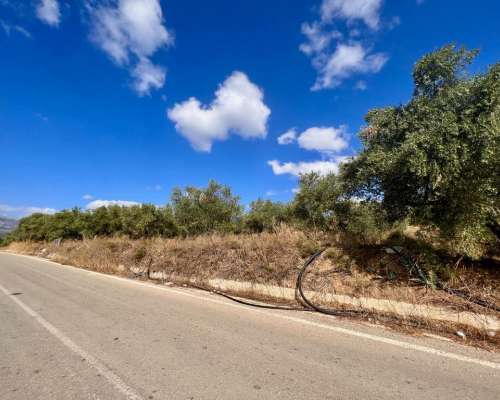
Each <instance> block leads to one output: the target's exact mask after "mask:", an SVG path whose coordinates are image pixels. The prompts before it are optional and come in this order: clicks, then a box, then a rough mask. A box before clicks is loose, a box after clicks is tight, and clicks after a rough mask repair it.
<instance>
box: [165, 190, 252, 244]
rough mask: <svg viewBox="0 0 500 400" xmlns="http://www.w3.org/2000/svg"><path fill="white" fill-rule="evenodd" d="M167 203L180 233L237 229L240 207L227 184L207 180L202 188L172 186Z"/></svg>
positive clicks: (194, 233)
mask: <svg viewBox="0 0 500 400" xmlns="http://www.w3.org/2000/svg"><path fill="white" fill-rule="evenodd" d="M171 204H172V210H173V215H174V219H175V222H176V224H177V226H178V227H179V231H180V233H181V234H182V235H185V236H186V235H199V234H202V233H206V232H223V233H230V232H240V231H241V224H242V216H243V207H242V206H241V205H240V201H239V197H237V196H233V194H232V192H231V189H230V188H229V187H228V186H224V185H221V184H219V183H217V182H215V181H210V182H209V184H208V187H207V188H206V189H198V188H195V187H186V188H185V189H184V190H181V189H179V188H176V189H174V190H173V192H172V197H171Z"/></svg>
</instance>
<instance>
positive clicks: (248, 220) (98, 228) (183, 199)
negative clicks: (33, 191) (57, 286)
mask: <svg viewBox="0 0 500 400" xmlns="http://www.w3.org/2000/svg"><path fill="white" fill-rule="evenodd" d="M336 180H337V177H335V176H334V175H330V176H327V177H321V176H319V175H317V174H314V173H313V174H309V175H305V176H303V177H302V179H301V183H300V187H301V190H300V192H299V194H297V196H296V197H295V199H294V200H293V201H292V202H290V203H286V204H285V203H278V202H272V201H270V200H256V201H254V202H252V203H251V204H250V207H249V209H248V210H246V211H245V209H244V207H243V206H242V205H241V203H240V200H239V197H237V196H234V195H233V193H232V192H231V189H230V188H229V187H227V186H224V185H221V184H219V183H217V182H215V181H211V182H210V183H209V184H208V187H206V188H203V189H200V188H195V187H187V188H185V189H174V191H173V192H172V196H171V200H170V203H169V204H167V205H166V206H163V207H157V206H155V205H152V204H143V205H138V206H131V207H121V206H116V205H114V206H109V207H100V208H98V209H96V210H91V211H84V210H80V209H78V208H74V209H72V210H64V211H60V212H57V213H55V214H53V215H47V214H33V215H31V216H29V217H26V218H23V219H21V220H20V222H19V226H18V228H17V229H16V230H15V231H14V232H12V233H11V234H9V235H8V236H7V237H6V239H5V240H6V241H14V240H21V241H22V240H35V241H42V240H48V241H51V240H55V239H59V238H60V239H82V238H89V237H95V236H112V235H127V236H129V237H131V238H134V239H136V238H145V237H155V236H162V237H175V236H183V237H184V236H194V235H199V234H203V233H209V232H219V233H242V232H262V231H270V230H272V229H274V228H275V227H276V226H277V225H279V224H282V223H286V224H289V225H296V226H300V227H303V228H306V227H314V228H318V229H325V230H327V229H335V228H341V229H344V230H345V229H347V230H349V229H351V230H352V226H350V225H349V224H350V223H351V225H352V220H353V217H354V216H355V213H356V212H358V211H360V210H361V209H366V210H368V209H370V211H373V214H374V215H382V214H380V213H381V210H380V207H379V206H378V207H376V208H374V204H371V203H370V205H368V204H367V203H366V204H365V203H356V202H352V201H344V202H343V204H342V205H340V200H339V199H335V198H334V196H338V192H336V190H333V191H332V188H333V187H334V186H330V183H332V182H334V181H336ZM329 200H333V203H332V204H335V210H333V209H330V208H329V207H328V206H327V204H329ZM365 213H366V212H365ZM383 221H384V219H383V218H380V222H381V225H380V226H381V227H382V225H383Z"/></svg>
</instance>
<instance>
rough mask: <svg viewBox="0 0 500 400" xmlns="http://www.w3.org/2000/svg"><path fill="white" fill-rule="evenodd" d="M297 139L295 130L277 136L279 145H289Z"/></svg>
mask: <svg viewBox="0 0 500 400" xmlns="http://www.w3.org/2000/svg"><path fill="white" fill-rule="evenodd" d="M296 139H297V131H296V129H295V128H292V129H289V130H287V131H286V132H285V133H283V134H282V135H280V136H278V143H279V144H291V143H293V142H295V140H296Z"/></svg>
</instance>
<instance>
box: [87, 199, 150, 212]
mask: <svg viewBox="0 0 500 400" xmlns="http://www.w3.org/2000/svg"><path fill="white" fill-rule="evenodd" d="M140 204H141V203H138V202H136V201H126V200H94V201H91V202H90V203H89V204H87V206H86V207H85V208H86V209H87V210H95V209H97V208H100V207H109V206H120V207H132V206H138V205H140Z"/></svg>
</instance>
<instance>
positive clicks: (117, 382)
mask: <svg viewBox="0 0 500 400" xmlns="http://www.w3.org/2000/svg"><path fill="white" fill-rule="evenodd" d="M0 290H1V291H2V292H4V293H5V295H6V296H8V297H9V298H10V299H11V300H12V301H13V302H14V303H16V304H17V305H18V306H19V307H21V308H22V309H23V310H24V311H25V312H26V313H27V314H28V315H30V316H32V317H33V318H34V319H35V320H36V321H37V322H38V323H39V324H40V325H42V326H43V327H44V328H45V329H46V330H48V331H49V332H50V333H51V334H52V335H53V336H55V337H56V338H57V339H59V340H60V341H61V342H62V343H63V344H64V345H65V346H66V347H67V348H68V349H70V350H71V351H72V352H73V353H75V354H77V355H78V356H80V357H81V358H83V359H85V361H86V362H87V363H88V364H89V365H90V366H91V367H93V368H95V369H96V370H97V372H99V373H100V374H101V375H102V376H103V377H105V378H106V379H107V380H108V382H109V383H111V385H113V386H114V387H115V388H116V389H117V390H118V391H119V392H121V393H122V394H124V395H125V396H126V398H127V399H129V400H143V398H142V397H141V396H139V395H138V394H137V393H136V392H135V391H134V389H132V388H131V387H130V386H128V385H127V384H126V383H125V382H123V380H122V379H121V378H120V377H119V376H118V375H116V374H115V373H114V372H113V371H111V370H110V369H109V368H107V367H106V366H105V365H104V364H103V363H101V362H100V361H99V360H98V359H97V358H95V357H93V356H92V355H90V354H89V353H87V352H86V351H85V350H83V349H82V348H81V347H80V346H78V345H77V344H76V343H75V342H73V341H72V340H71V339H70V338H69V337H67V336H66V335H65V334H64V333H62V332H61V331H60V330H59V329H57V328H56V327H55V326H54V325H52V324H51V323H50V322H48V321H47V320H45V319H44V318H43V317H42V316H40V315H39V314H38V313H37V312H36V311H34V310H33V309H31V308H30V307H28V306H27V305H26V304H24V303H23V302H22V301H21V300H19V299H18V298H17V297H15V296H12V295H10V293H11V292H9V291H8V290H7V289H6V288H5V287H3V286H2V285H0Z"/></svg>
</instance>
